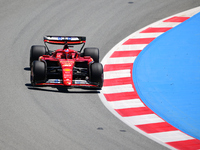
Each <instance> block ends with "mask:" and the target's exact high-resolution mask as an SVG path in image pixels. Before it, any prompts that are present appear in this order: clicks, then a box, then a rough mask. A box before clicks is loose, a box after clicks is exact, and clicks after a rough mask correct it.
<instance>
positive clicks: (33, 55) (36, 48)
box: [30, 45, 46, 67]
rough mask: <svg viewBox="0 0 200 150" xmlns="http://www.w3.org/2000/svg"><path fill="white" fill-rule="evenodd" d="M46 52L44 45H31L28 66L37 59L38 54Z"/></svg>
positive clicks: (41, 54)
mask: <svg viewBox="0 0 200 150" xmlns="http://www.w3.org/2000/svg"><path fill="white" fill-rule="evenodd" d="M45 54H46V47H45V46H43V45H33V46H31V50H30V67H31V65H32V62H33V61H34V60H38V58H39V57H40V56H43V55H45Z"/></svg>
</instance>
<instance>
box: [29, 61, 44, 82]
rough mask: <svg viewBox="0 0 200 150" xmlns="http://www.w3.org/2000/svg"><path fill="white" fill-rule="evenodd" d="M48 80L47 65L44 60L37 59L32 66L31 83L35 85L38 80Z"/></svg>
mask: <svg viewBox="0 0 200 150" xmlns="http://www.w3.org/2000/svg"><path fill="white" fill-rule="evenodd" d="M45 80H46V65H45V63H44V62H41V61H38V60H35V61H33V63H32V67H31V84H32V85H35V84H36V83H37V82H45Z"/></svg>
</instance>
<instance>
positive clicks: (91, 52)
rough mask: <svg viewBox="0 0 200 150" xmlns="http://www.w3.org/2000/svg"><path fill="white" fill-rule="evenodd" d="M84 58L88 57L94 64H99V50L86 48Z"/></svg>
mask: <svg viewBox="0 0 200 150" xmlns="http://www.w3.org/2000/svg"><path fill="white" fill-rule="evenodd" d="M84 56H90V57H92V59H93V60H94V62H97V63H98V62H99V49H98V48H94V47H88V48H85V49H84Z"/></svg>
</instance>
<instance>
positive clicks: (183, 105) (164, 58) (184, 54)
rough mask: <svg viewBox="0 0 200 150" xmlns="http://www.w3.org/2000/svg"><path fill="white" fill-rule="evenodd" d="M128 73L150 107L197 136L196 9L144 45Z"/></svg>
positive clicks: (199, 66)
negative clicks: (183, 19) (190, 14)
mask: <svg viewBox="0 0 200 150" xmlns="http://www.w3.org/2000/svg"><path fill="white" fill-rule="evenodd" d="M132 74H133V81H134V84H135V87H136V91H137V92H138V94H139V96H140V98H141V100H142V101H143V102H144V103H145V104H146V105H147V106H148V107H149V108H150V109H152V110H153V111H154V112H155V113H156V114H157V115H159V116H160V117H161V118H163V119H164V120H165V121H167V122H168V123H170V124H171V125H173V126H175V127H176V128H178V129H179V130H181V131H183V132H185V133H186V134H188V135H190V136H192V137H194V138H197V139H199V140H200V13H198V14H196V15H195V16H193V17H191V18H190V19H188V20H186V21H185V22H183V23H181V24H180V25H178V26H176V27H174V28H173V29H171V30H169V31H167V32H165V33H164V34H162V35H161V36H159V37H157V38H156V39H155V40H154V41H153V42H151V43H150V44H149V45H148V46H147V47H145V49H144V50H143V51H142V52H141V53H140V54H139V55H138V57H137V58H136V60H135V62H134V65H133V72H132Z"/></svg>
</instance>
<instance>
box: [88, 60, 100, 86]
mask: <svg viewBox="0 0 200 150" xmlns="http://www.w3.org/2000/svg"><path fill="white" fill-rule="evenodd" d="M89 78H90V81H91V82H95V83H97V84H98V87H99V88H102V86H103V65H102V64H101V63H93V64H91V65H90V72H89Z"/></svg>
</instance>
